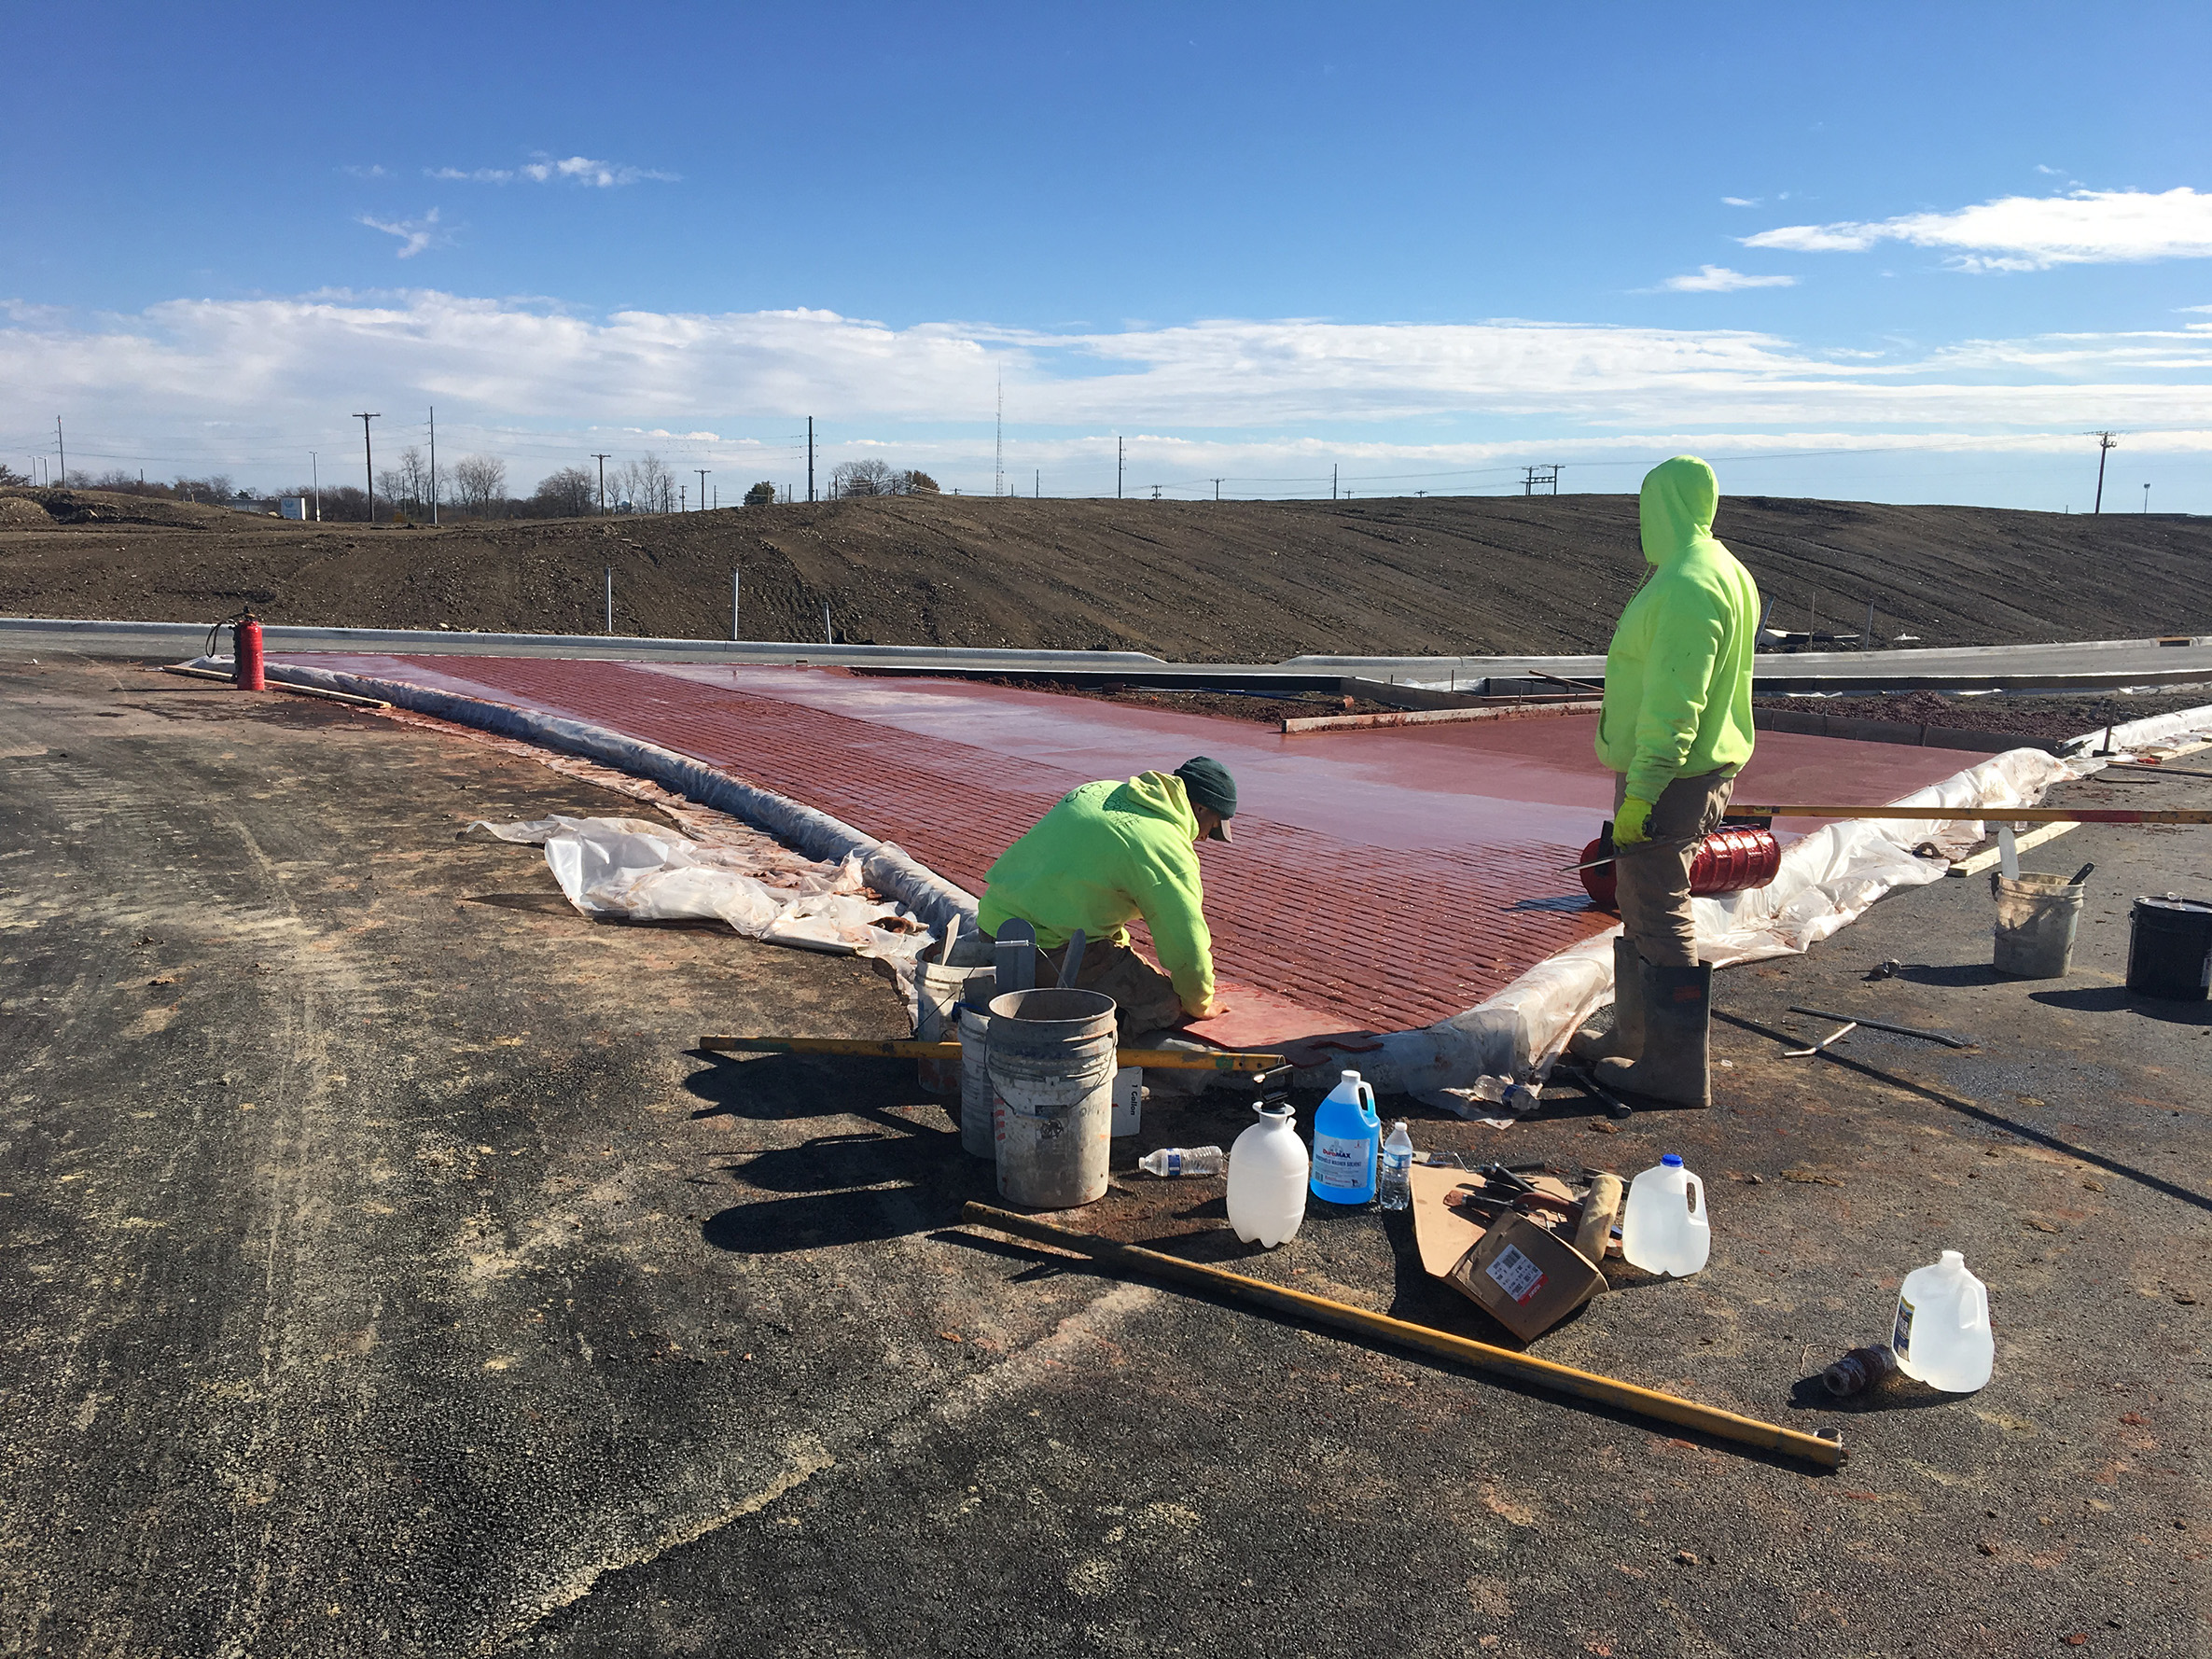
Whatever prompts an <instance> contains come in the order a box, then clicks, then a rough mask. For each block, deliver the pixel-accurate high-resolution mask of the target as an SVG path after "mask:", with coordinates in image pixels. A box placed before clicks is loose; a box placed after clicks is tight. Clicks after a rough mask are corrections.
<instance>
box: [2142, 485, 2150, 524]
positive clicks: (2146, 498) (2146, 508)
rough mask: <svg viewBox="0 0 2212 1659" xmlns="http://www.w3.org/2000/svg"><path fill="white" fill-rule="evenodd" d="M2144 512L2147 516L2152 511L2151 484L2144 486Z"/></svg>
mask: <svg viewBox="0 0 2212 1659" xmlns="http://www.w3.org/2000/svg"><path fill="white" fill-rule="evenodd" d="M2143 513H2144V516H2145V517H2146V518H2148V517H2149V513H2150V486H2149V484H2145V485H2144V486H2143Z"/></svg>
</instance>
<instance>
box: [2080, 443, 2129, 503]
mask: <svg viewBox="0 0 2212 1659" xmlns="http://www.w3.org/2000/svg"><path fill="white" fill-rule="evenodd" d="M2082 436H2083V437H2084V438H2094V439H2096V440H2097V498H2096V501H2095V504H2094V505H2093V506H2092V507H2091V508H2090V509H2089V510H2090V511H2091V512H2093V513H2097V512H2103V511H2104V510H2105V455H2106V453H2107V452H2108V451H2110V450H2116V449H2118V448H2119V447H2120V434H2118V433H2117V432H2085V433H2083V434H2082Z"/></svg>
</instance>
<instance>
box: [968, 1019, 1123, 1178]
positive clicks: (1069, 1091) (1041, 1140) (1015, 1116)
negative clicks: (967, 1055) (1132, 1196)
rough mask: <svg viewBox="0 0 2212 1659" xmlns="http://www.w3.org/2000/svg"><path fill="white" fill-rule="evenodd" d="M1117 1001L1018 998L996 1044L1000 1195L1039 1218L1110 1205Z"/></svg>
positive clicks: (997, 1030)
mask: <svg viewBox="0 0 2212 1659" xmlns="http://www.w3.org/2000/svg"><path fill="white" fill-rule="evenodd" d="M1114 1047H1115V1041H1114V999H1113V998H1112V997H1107V996H1105V995H1102V994H1101V993H1099V992H1096V991H1062V990H1058V989H1048V990H1036V991H1009V992H1007V993H1006V994H1005V995H1004V996H1000V997H993V998H992V999H991V1028H990V1031H989V1033H988V1034H987V1048H988V1052H989V1054H990V1062H989V1064H990V1071H991V1094H992V1100H991V1117H992V1128H993V1131H994V1133H995V1138H996V1141H997V1147H998V1192H999V1196H1000V1197H1002V1198H1006V1199H1009V1200H1011V1201H1012V1202H1013V1203H1015V1204H1021V1205H1026V1206H1029V1207H1031V1208H1033V1209H1073V1208H1075V1207H1076V1206H1078V1205H1084V1204H1093V1203H1096V1202H1097V1201H1098V1200H1099V1199H1101V1198H1103V1197H1105V1196H1106V1164H1107V1154H1108V1151H1109V1150H1110V1147H1111V1136H1112V1133H1113V1121H1114V1071H1115V1058H1114Z"/></svg>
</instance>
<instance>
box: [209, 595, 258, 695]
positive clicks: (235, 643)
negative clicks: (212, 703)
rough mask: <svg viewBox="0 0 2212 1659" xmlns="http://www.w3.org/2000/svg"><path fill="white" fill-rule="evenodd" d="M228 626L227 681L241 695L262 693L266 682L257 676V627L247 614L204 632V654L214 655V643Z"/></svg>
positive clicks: (253, 617)
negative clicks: (241, 692)
mask: <svg viewBox="0 0 2212 1659" xmlns="http://www.w3.org/2000/svg"><path fill="white" fill-rule="evenodd" d="M226 625H228V626H229V628H230V680H231V683H232V684H233V685H235V686H236V687H237V688H238V689H239V690H242V691H266V690H269V681H268V678H267V677H266V676H264V675H263V673H262V672H261V623H260V620H259V619H258V618H257V617H256V616H255V615H254V613H253V612H252V611H251V610H250V609H249V610H242V611H240V612H239V613H238V614H237V615H236V616H234V617H227V618H225V619H224V620H223V621H220V622H217V623H216V625H215V626H214V627H213V628H211V629H209V630H208V634H207V654H208V655H209V656H211V657H212V656H214V655H215V648H216V638H217V637H218V636H219V635H220V634H222V632H223V629H224V627H225V626H226Z"/></svg>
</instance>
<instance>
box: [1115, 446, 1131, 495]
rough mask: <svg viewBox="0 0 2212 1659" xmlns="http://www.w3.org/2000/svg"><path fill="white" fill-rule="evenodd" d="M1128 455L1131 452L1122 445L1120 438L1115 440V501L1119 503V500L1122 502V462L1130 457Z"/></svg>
mask: <svg viewBox="0 0 2212 1659" xmlns="http://www.w3.org/2000/svg"><path fill="white" fill-rule="evenodd" d="M1128 453H1129V452H1128V449H1127V447H1126V446H1125V445H1124V444H1123V443H1122V441H1121V440H1120V439H1119V438H1117V439H1114V499H1115V500H1117V501H1119V500H1120V499H1121V463H1122V461H1123V460H1124V459H1125V458H1126V457H1127V455H1128Z"/></svg>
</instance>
